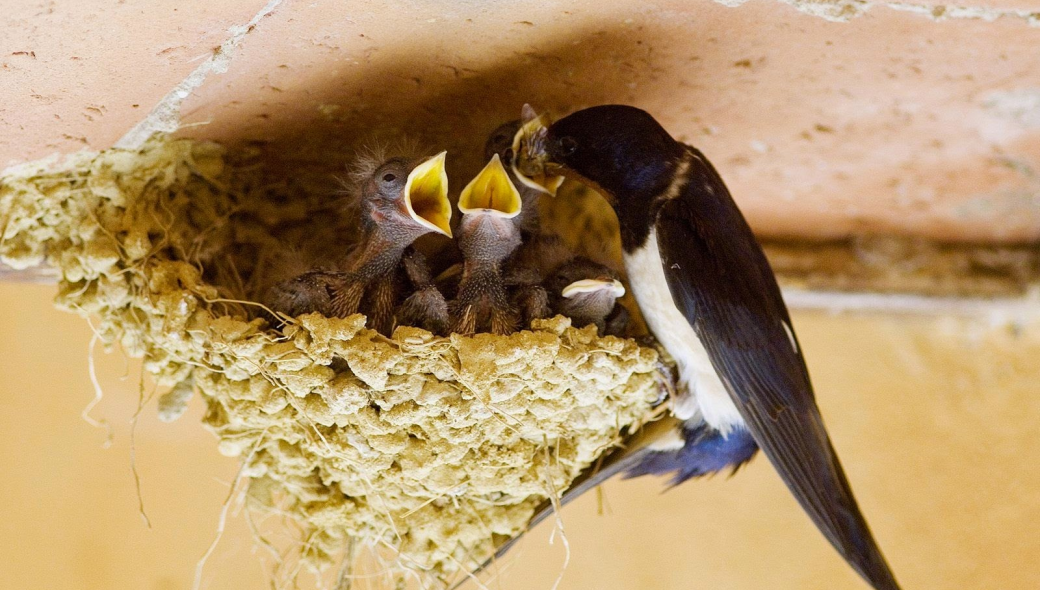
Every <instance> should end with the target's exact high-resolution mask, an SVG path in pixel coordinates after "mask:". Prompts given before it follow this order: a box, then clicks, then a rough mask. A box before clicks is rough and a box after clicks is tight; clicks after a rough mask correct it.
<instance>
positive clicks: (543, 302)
mask: <svg viewBox="0 0 1040 590" xmlns="http://www.w3.org/2000/svg"><path fill="white" fill-rule="evenodd" d="M525 106H526V105H525ZM527 109H528V110H525V111H524V117H525V120H526V119H529V118H530V119H532V120H533V118H536V115H533V110H531V109H530V107H527ZM529 111H530V112H529ZM523 126H524V121H523V120H521V119H516V120H514V121H510V122H508V123H504V124H502V125H499V126H498V127H497V128H496V129H495V130H494V131H492V132H491V135H490V136H488V139H487V141H486V142H485V144H484V157H485V158H488V159H491V158H493V157H495V156H498V157H499V158H500V159H501V161H502V163H503V164H504V168H505V169H506V174H507V175H508V176H509V180H510V181H511V182H512V183H513V185H514V186H516V187H517V190H518V192H519V194H520V201H521V203H522V208H521V210H520V213H519V214H518V215H517V216H516V217H515V218H514V219H513V222H514V223H515V224H516V225H517V227H518V228H519V229H520V232H521V242H522V243H521V245H520V247H519V248H518V249H517V251H516V252H515V253H514V254H513V255H512V257H510V259H509V261H508V262H507V263H506V271H505V283H506V285H507V287H508V288H509V292H510V300H511V302H512V303H513V305H514V307H515V308H516V310H517V312H518V313H519V316H520V322H521V323H522V324H523V325H525V326H527V325H530V323H531V320H534V319H539V318H546V317H549V316H550V315H552V310H551V309H550V307H549V299H550V297H549V294H548V292H547V291H546V290H545V288H544V287H542V282H543V281H544V280H545V279H547V278H548V277H549V274H550V273H551V271H552V270H554V269H555V268H556V267H557V266H558V265H559V264H562V263H563V262H564V261H565V260H568V259H569V258H571V256H572V254H571V253H570V251H568V250H567V249H566V246H564V245H563V242H562V241H561V240H560V239H559V238H558V237H557V236H554V235H550V234H544V233H542V232H541V231H540V228H539V224H538V200H539V199H540V198H541V196H542V195H543V194H546V193H550V194H552V193H555V191H556V189H557V188H558V187H559V185H560V183H561V182H562V181H563V177H562V176H561V177H554V178H553V179H551V180H550V181H549V182H548V183H546V184H545V185H544V186H543V185H542V184H537V183H535V182H532V181H531V180H529V179H528V178H527V177H524V176H517V175H516V173H515V172H514V171H513V166H512V164H513V157H514V153H515V152H514V144H516V143H517V141H518V138H519V137H521V135H520V130H521V128H522V127H523Z"/></svg>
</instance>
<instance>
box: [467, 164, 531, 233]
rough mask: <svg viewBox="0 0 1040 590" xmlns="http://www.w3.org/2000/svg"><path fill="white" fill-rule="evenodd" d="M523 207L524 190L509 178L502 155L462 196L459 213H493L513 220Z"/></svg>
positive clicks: (483, 171) (472, 181)
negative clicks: (522, 195)
mask: <svg viewBox="0 0 1040 590" xmlns="http://www.w3.org/2000/svg"><path fill="white" fill-rule="evenodd" d="M522 207H523V203H522V201H521V200H520V191H518V190H516V186H514V185H513V181H512V180H510V179H509V174H508V173H506V169H505V167H503V166H502V160H500V159H499V157H498V154H495V155H494V156H492V158H491V161H490V162H488V163H487V166H484V169H483V170H481V171H480V174H477V175H476V176H475V177H474V178H473V180H471V181H469V184H467V185H466V188H464V189H462V194H461V195H460V196H459V211H462V212H463V213H489V214H491V215H494V216H495V217H501V218H504V219H510V218H513V217H516V216H517V215H519V214H520V209H521V208H522Z"/></svg>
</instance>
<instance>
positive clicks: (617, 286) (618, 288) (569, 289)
mask: <svg viewBox="0 0 1040 590" xmlns="http://www.w3.org/2000/svg"><path fill="white" fill-rule="evenodd" d="M600 292H608V293H610V294H611V295H613V296H614V298H615V299H617V298H618V297H622V296H624V295H625V286H624V285H622V284H621V281H618V280H616V279H582V280H580V281H574V282H573V283H571V284H569V285H567V286H566V287H564V288H563V292H562V293H560V294H561V295H563V296H564V297H566V298H567V299H570V298H572V297H577V296H578V295H583V294H586V293H600Z"/></svg>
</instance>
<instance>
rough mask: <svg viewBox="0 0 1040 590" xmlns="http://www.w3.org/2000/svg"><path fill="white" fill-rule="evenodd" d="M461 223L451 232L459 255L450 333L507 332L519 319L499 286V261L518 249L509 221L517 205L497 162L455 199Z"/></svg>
mask: <svg viewBox="0 0 1040 590" xmlns="http://www.w3.org/2000/svg"><path fill="white" fill-rule="evenodd" d="M458 205H459V211H460V212H462V220H461V221H460V222H459V227H458V230H457V233H458V238H457V239H456V242H457V243H458V246H459V250H460V251H461V252H462V258H463V263H462V278H461V279H460V281H459V287H458V293H457V294H456V296H455V299H453V300H452V301H451V302H450V303H449V304H448V311H449V315H450V317H451V327H450V331H451V332H454V333H458V334H473V333H475V332H492V333H494V334H509V333H511V332H513V331H514V330H515V329H516V327H517V325H518V323H519V317H518V315H517V313H516V311H515V310H514V309H513V308H512V305H511V303H510V301H509V297H508V295H507V293H506V288H505V284H504V283H503V281H502V274H501V267H502V262H503V261H504V260H505V259H506V258H507V257H508V256H509V255H510V254H512V253H513V251H514V250H516V248H517V247H518V246H519V245H520V229H519V228H518V227H517V225H516V224H515V223H514V222H513V219H514V218H515V217H516V216H518V215H519V214H520V212H521V210H522V207H523V203H522V201H521V199H520V193H519V191H517V189H516V186H515V185H514V184H513V182H512V181H511V180H510V179H509V175H508V174H507V173H506V170H505V168H504V167H503V166H502V161H501V160H500V159H499V157H498V155H497V154H496V155H494V156H492V158H491V161H490V162H488V164H487V165H486V166H485V167H484V169H483V170H481V172H480V174H478V175H477V176H476V177H474V178H473V180H471V181H470V182H469V184H467V185H466V188H464V189H462V193H461V194H460V195H459V204H458Z"/></svg>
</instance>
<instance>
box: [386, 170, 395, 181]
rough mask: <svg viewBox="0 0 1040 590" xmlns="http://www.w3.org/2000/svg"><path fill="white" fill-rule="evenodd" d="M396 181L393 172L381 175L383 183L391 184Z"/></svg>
mask: <svg viewBox="0 0 1040 590" xmlns="http://www.w3.org/2000/svg"><path fill="white" fill-rule="evenodd" d="M395 180H397V175H396V174H394V173H393V172H387V173H386V174H384V175H383V182H393V181H395Z"/></svg>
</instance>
